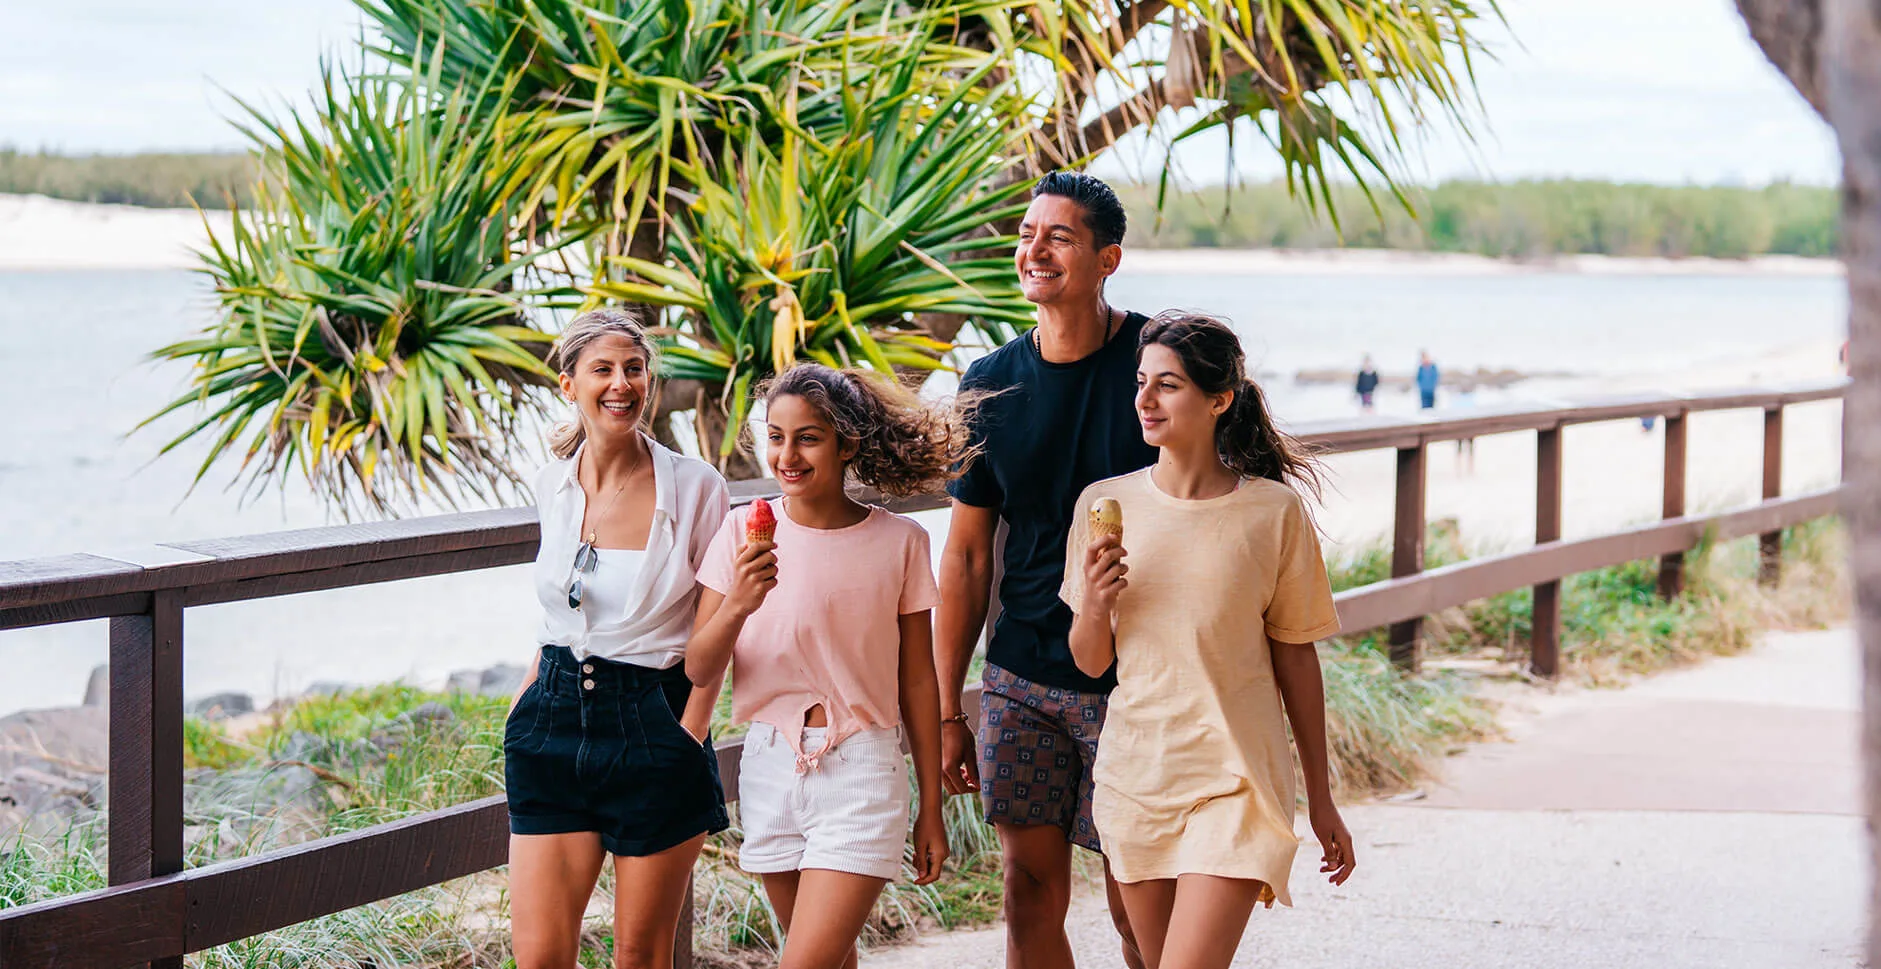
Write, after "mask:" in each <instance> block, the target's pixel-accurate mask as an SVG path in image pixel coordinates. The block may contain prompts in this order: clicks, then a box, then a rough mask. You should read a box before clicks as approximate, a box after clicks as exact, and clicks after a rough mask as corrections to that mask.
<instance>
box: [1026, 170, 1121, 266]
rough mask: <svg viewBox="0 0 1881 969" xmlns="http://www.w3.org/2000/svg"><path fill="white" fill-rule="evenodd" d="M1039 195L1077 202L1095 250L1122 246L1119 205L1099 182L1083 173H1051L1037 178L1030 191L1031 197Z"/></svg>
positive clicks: (1102, 183)
mask: <svg viewBox="0 0 1881 969" xmlns="http://www.w3.org/2000/svg"><path fill="white" fill-rule="evenodd" d="M1041 195H1061V196H1064V197H1065V198H1068V199H1070V200H1071V201H1073V202H1076V203H1078V207H1079V208H1081V209H1083V210H1084V225H1085V227H1086V228H1088V229H1090V230H1091V234H1092V235H1093V236H1096V237H1097V247H1098V248H1099V249H1102V248H1104V247H1105V246H1120V245H1123V232H1124V229H1125V228H1126V227H1127V222H1128V220H1127V219H1126V218H1125V217H1124V214H1123V203H1122V202H1120V201H1118V200H1117V193H1116V192H1114V191H1112V190H1111V187H1110V186H1108V185H1106V184H1104V180H1103V179H1101V178H1097V177H1095V176H1091V175H1086V174H1084V173H1083V172H1066V171H1057V172H1052V173H1051V174H1049V175H1046V176H1045V177H1044V178H1041V179H1039V180H1038V184H1037V185H1036V186H1034V187H1033V189H1032V197H1033V198H1038V197H1039V196H1041Z"/></svg>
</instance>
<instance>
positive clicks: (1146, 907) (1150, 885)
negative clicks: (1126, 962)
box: [1117, 878, 1176, 969]
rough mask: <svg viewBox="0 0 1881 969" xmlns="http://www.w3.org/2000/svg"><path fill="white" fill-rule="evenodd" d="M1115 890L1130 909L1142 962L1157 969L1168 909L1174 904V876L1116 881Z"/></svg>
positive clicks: (1167, 923) (1166, 935) (1161, 955)
mask: <svg viewBox="0 0 1881 969" xmlns="http://www.w3.org/2000/svg"><path fill="white" fill-rule="evenodd" d="M1117 894H1118V895H1119V896H1120V897H1121V898H1122V899H1123V905H1124V909H1125V910H1126V911H1128V912H1129V913H1130V928H1131V930H1132V931H1133V932H1135V933H1136V942H1137V949H1138V950H1139V951H1140V952H1142V953H1143V964H1144V965H1145V966H1147V967H1148V969H1158V967H1160V966H1161V965H1162V961H1163V949H1164V947H1165V944H1166V942H1167V940H1168V939H1169V918H1170V912H1171V911H1172V910H1173V909H1174V908H1175V904H1176V880H1175V879H1173V878H1152V879H1150V880H1148V881H1140V882H1132V883H1130V884H1128V885H1121V884H1120V885H1118V886H1117Z"/></svg>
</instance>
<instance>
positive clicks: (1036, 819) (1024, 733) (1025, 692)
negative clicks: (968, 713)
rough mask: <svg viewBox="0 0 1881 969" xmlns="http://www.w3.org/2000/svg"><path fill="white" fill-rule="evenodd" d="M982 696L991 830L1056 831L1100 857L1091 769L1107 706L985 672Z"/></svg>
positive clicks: (1099, 698)
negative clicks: (1044, 827)
mask: <svg viewBox="0 0 1881 969" xmlns="http://www.w3.org/2000/svg"><path fill="white" fill-rule="evenodd" d="M983 683H984V685H985V692H983V693H981V694H980V735H979V741H980V802H981V804H982V805H983V806H984V807H985V808H986V820H987V823H989V824H1055V825H1057V826H1058V827H1060V828H1062V829H1064V832H1065V838H1066V839H1067V840H1069V841H1071V842H1072V843H1073V844H1077V845H1082V846H1083V847H1086V848H1089V849H1091V850H1092V851H1102V850H1103V849H1102V848H1101V847H1099V845H1098V840H1097V826H1096V825H1095V824H1093V823H1092V822H1091V766H1092V765H1093V764H1095V763H1096V762H1097V735H1098V732H1099V731H1101V730H1103V729H1104V712H1105V711H1106V710H1107V709H1108V708H1109V705H1110V698H1109V697H1106V696H1104V695H1103V694H1101V693H1082V692H1079V691H1077V690H1067V689H1061V688H1059V687H1055V686H1045V685H1043V684H1039V683H1034V682H1032V681H1031V680H1027V679H1025V678H1023V677H1020V676H1017V675H1014V674H1013V673H1011V672H1009V671H1007V670H1003V669H1001V668H999V667H997V666H994V665H993V664H991V663H988V664H986V674H985V676H984V677H983Z"/></svg>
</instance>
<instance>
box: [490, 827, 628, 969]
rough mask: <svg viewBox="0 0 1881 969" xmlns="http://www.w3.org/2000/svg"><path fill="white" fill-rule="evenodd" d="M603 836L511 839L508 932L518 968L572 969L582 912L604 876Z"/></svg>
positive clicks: (581, 834)
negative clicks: (597, 881) (597, 882)
mask: <svg viewBox="0 0 1881 969" xmlns="http://www.w3.org/2000/svg"><path fill="white" fill-rule="evenodd" d="M605 856H606V852H604V851H602V850H601V836H600V835H598V834H594V833H593V832H579V833H574V834H513V835H510V837H509V934H510V944H511V947H512V948H513V949H514V950H515V953H516V969H572V967H573V966H574V965H575V959H576V957H577V956H578V955H579V954H580V949H581V914H582V912H584V911H586V910H587V908H588V899H589V898H590V897H591V896H592V895H593V894H594V880H595V879H596V878H599V877H600V875H601V861H602V859H603V858H604V857H605Z"/></svg>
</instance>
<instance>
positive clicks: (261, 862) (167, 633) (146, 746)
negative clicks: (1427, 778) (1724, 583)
mask: <svg viewBox="0 0 1881 969" xmlns="http://www.w3.org/2000/svg"><path fill="white" fill-rule="evenodd" d="M1844 387H1845V384H1844V383H1840V382H1838V383H1835V384H1825V385H1816V386H1808V387H1798V388H1793V389H1787V390H1753V391H1745V392H1741V393H1726V394H1706V395H1702V396H1677V395H1650V396H1636V397H1629V398H1625V399H1604V400H1599V401H1587V402H1582V403H1578V404H1574V405H1570V406H1560V407H1546V408H1510V409H1505V410H1500V411H1477V412H1474V413H1472V415H1471V416H1469V417H1467V418H1462V419H1392V418H1371V419H1361V420H1351V421H1340V422H1336V423H1320V424H1314V425H1309V426H1302V427H1298V428H1296V431H1298V432H1299V433H1300V434H1301V436H1302V437H1304V438H1306V439H1307V440H1309V441H1311V442H1314V443H1316V444H1318V445H1320V446H1321V447H1323V448H1325V449H1326V450H1328V451H1333V452H1347V451H1364V450H1373V449H1382V448H1390V449H1393V450H1395V451H1396V452H1397V500H1396V524H1395V528H1394V531H1393V536H1394V538H1393V554H1392V578H1390V579H1389V580H1387V581H1383V582H1379V583H1375V584H1372V585H1368V586H1364V587H1361V588H1357V589H1351V590H1348V591H1345V592H1342V593H1340V594H1339V595H1338V596H1337V597H1336V598H1337V600H1338V605H1339V613H1340V617H1341V620H1342V621H1343V624H1344V626H1345V628H1346V629H1347V630H1348V631H1357V630H1363V629H1369V628H1376V627H1381V626H1389V627H1390V644H1391V653H1392V656H1393V658H1394V659H1395V660H1396V661H1397V662H1398V663H1399V664H1400V665H1401V666H1403V667H1405V668H1406V669H1410V670H1414V669H1415V668H1416V667H1417V657H1418V650H1417V644H1418V634H1419V624H1420V622H1421V621H1422V618H1423V617H1424V616H1426V615H1429V614H1431V613H1434V612H1437V611H1438V610H1441V609H1444V608H1448V607H1451V606H1457V605H1462V604H1464V603H1466V602H1470V601H1473V600H1476V599H1481V598H1484V597H1487V596H1491V595H1496V594H1499V593H1502V592H1507V591H1511V590H1515V589H1520V588H1522V587H1524V586H1532V587H1533V588H1534V590H1535V609H1534V636H1533V641H1532V643H1531V653H1530V662H1531V666H1532V668H1533V669H1534V671H1535V672H1536V673H1537V674H1539V675H1542V676H1553V675H1554V674H1555V673H1556V672H1557V670H1558V669H1559V642H1560V629H1561V616H1560V588H1561V580H1562V579H1563V578H1565V577H1567V576H1570V575H1573V574H1575V573H1578V572H1585V571H1589V570H1592V569H1596V568H1602V567H1605V566H1609V565H1615V564H1619V563H1622V562H1628V561H1635V560H1639V559H1650V558H1654V557H1658V558H1660V559H1661V561H1662V566H1661V590H1662V591H1663V592H1665V593H1667V594H1671V593H1674V592H1676V591H1677V589H1678V588H1679V585H1680V580H1681V567H1682V564H1681V563H1682V556H1683V553H1684V552H1685V551H1687V550H1689V549H1691V548H1693V547H1695V546H1697V545H1698V544H1699V542H1700V541H1701V540H1703V538H1704V536H1705V535H1706V533H1707V532H1710V533H1711V534H1712V535H1713V536H1714V537H1715V538H1717V539H1731V538H1737V537H1743V536H1749V535H1759V536H1761V537H1762V541H1761V548H1762V554H1763V559H1762V562H1763V574H1764V576H1765V577H1766V578H1774V577H1775V575H1776V570H1777V569H1778V568H1779V560H1778V552H1779V549H1780V544H1779V541H1778V539H1779V537H1780V533H1781V530H1782V529H1783V528H1785V527H1787V526H1790V525H1795V524H1799V523H1801V522H1805V521H1808V520H1810V519H1813V518H1817V517H1820V516H1823V515H1828V514H1832V513H1834V512H1835V511H1836V507H1837V494H1838V489H1829V490H1825V491H1820V492H1815V493H1811V494H1805V495H1796V496H1791V497H1781V496H1780V493H1779V492H1780V482H1781V478H1782V465H1781V462H1782V436H1783V411H1784V408H1785V407H1786V406H1788V405H1790V404H1797V403H1803V402H1807V401H1816V400H1826V399H1831V398H1838V397H1840V396H1842V394H1843V391H1844ZM1727 409H1761V410H1762V411H1763V412H1764V455H1763V471H1764V473H1763V497H1764V500H1763V501H1762V502H1761V503H1760V504H1757V505H1754V506H1751V507H1749V508H1744V509H1741V510H1736V511H1730V512H1723V513H1719V514H1713V515H1698V516H1689V515H1686V514H1685V464H1686V460H1685V455H1686V448H1685V442H1686V423H1685V422H1686V416H1687V415H1688V414H1691V413H1694V412H1698V411H1714V410H1727ZM1645 417H1657V418H1662V419H1664V420H1665V422H1666V429H1665V478H1664V482H1665V495H1664V497H1665V500H1664V519H1663V520H1662V521H1660V522H1657V523H1654V524H1651V525H1645V526H1640V527H1636V528H1629V529H1625V530H1622V531H1618V532H1612V533H1608V534H1604V535H1600V536H1598V537H1594V538H1585V539H1577V540H1573V541H1563V540H1561V538H1560V534H1561V483H1562V465H1563V460H1564V457H1565V455H1564V454H1563V453H1562V444H1561V440H1562V429H1563V428H1565V427H1567V426H1570V425H1574V424H1586V423H1592V422H1597V421H1609V420H1623V419H1624V420H1638V419H1641V418H1645ZM1516 431H1535V432H1537V434H1536V441H1537V458H1536V461H1537V471H1538V475H1537V480H1538V486H1537V494H1536V516H1535V537H1536V544H1535V545H1534V546H1533V547H1531V548H1527V549H1524V550H1521V551H1518V552H1512V553H1509V554H1506V555H1497V556H1493V557H1489V558H1479V559H1471V560H1469V561H1465V562H1462V563H1459V564H1455V565H1449V566H1445V567H1443V568H1437V569H1429V570H1426V569H1424V568H1423V560H1424V547H1423V546H1424V535H1425V521H1424V482H1425V460H1426V451H1427V448H1428V445H1430V444H1431V443H1432V442H1436V441H1446V440H1456V439H1461V438H1471V437H1481V436H1484V435H1489V434H1500V433H1508V432H1516ZM734 492H735V494H736V496H737V500H739V501H748V500H750V499H751V498H753V497H755V496H757V495H759V494H765V493H767V491H766V483H764V482H747V483H741V484H740V485H738V486H737V487H736V488H735V489H734ZM895 506H896V507H897V509H898V510H902V511H910V510H920V509H927V508H936V507H940V506H941V502H940V501H939V500H938V499H936V498H933V497H927V498H920V499H914V500H911V501H905V502H898V503H895ZM537 538H538V532H537V527H536V520H535V513H534V511H533V510H532V509H527V508H522V509H512V510H504V511H490V512H477V513H472V514H463V515H447V516H440V517H433V518H421V519H415V520H410V521H401V522H389V523H383V524H366V525H346V526H340V527H335V528H316V529H308V530H304V531H291V532H278V533H272V534H266V535H257V536H250V537H245V538H231V539H218V540H211V541H198V542H179V543H172V544H166V545H155V546H150V547H148V548H145V549H143V550H141V551H129V552H126V551H115V552H113V554H112V556H110V557H105V556H99V555H90V554H76V555H64V556H57V557H53V558H42V559H29V560H22V561H14V562H0V629H12V628H20V627H26V626H39V625H47V624H53V623H65V622H76V621H79V620H85V619H99V618H109V619H110V620H111V622H110V640H111V642H110V718H111V719H110V764H109V769H110V810H109V813H108V817H107V825H108V829H107V830H108V869H109V877H108V881H109V884H110V887H108V888H106V889H103V890H100V891H95V892H87V893H83V894H79V895H73V896H68V897H64V898H56V899H51V900H48V901H45V902H40V903H37V904H33V905H27V906H22V907H18V908H14V909H10V910H0V969H39V967H71V966H86V967H91V969H114V967H122V966H133V965H141V964H149V965H152V966H160V967H166V966H179V965H180V964H181V958H182V956H183V955H184V954H185V953H190V952H197V951H201V950H203V949H207V948H211V947H213V946H218V945H223V944H225V943H228V942H232V941H235V940H238V939H243V938H247V937H250V936H254V935H259V934H261V933H264V932H268V931H271V930H274V929H279V928H283V927H285V926H288V925H293V924H295V923H299V922H304V921H307V920H309V919H314V918H318V917H320V916H324V915H328V914H331V913H334V912H339V911H344V910H345V909H348V908H352V907H354V906H358V905H363V904H366V903H368V902H372V901H376V900H379V899H385V898H390V897H392V896H395V895H398V894H401V893H404V892H409V891H413V890H416V889H420V888H423V887H426V886H429V885H435V884H437V883H439V882H443V881H446V880H449V879H453V878H458V877H461V876H464V875H469V874H472V873H475V872H480V871H484V870H487V869H490V868H494V867H496V866H498V865H501V864H503V863H504V862H505V861H506V860H507V851H508V817H507V812H506V810H505V806H504V801H503V798H502V797H501V796H496V797H489V798H485V799H483V800H480V801H475V802H472V803H469V804H464V805H460V806H457V807H453V808H449V809H446V810H442V811H434V812H430V813H427V814H421V815H417V816H414V817H410V818H406V819H404V820H402V821H397V822H393V823H390V824H384V825H380V826H377V827H373V828H368V829H365V830H362V831H357V832H353V833H350V834H345V835H340V836H337V837H331V838H322V839H319V840H317V841H312V842H308V843H306V844H301V845H296V846H293V847H290V848H284V849H280V850H276V851H269V852H265V853H262V854H259V855H255V856H252V857H247V858H241V859H238V860H234V861H226V862H219V863H216V864H211V865H205V866H202V867H199V868H193V869H189V870H185V869H184V867H183V741H182V730H183V628H184V627H183V617H184V612H185V610H186V609H188V608H189V607H191V606H200V605H208V604H211V603H219V602H232V601H237V600H247V599H262V598H268V597H272V596H280V595H288V594H290V593H297V592H311V591H316V590H321V589H336V588H341V587H345V586H354V585H363V584H367V583H373V582H385V581H390V580H393V579H407V578H413V577H416V576H425V575H439V574H443V573H448V572H463V571H470V570H474V569H485V568H492V567H495V566H501V565H513V564H517V563H522V562H527V561H530V560H531V559H533V558H534V557H535V550H536V544H537ZM971 699H973V698H972V697H969V700H971ZM738 755H739V748H738V745H737V744H736V743H730V744H726V745H724V746H723V747H721V748H720V750H719V764H720V767H721V771H722V774H723V777H724V781H725V793H726V797H727V799H728V800H735V799H736V798H737V796H738V762H739V756H738ZM690 918H691V916H690V908H688V912H687V915H686V916H685V921H682V931H681V932H680V961H679V964H680V965H681V966H689V965H690V963H691V931H690Z"/></svg>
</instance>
